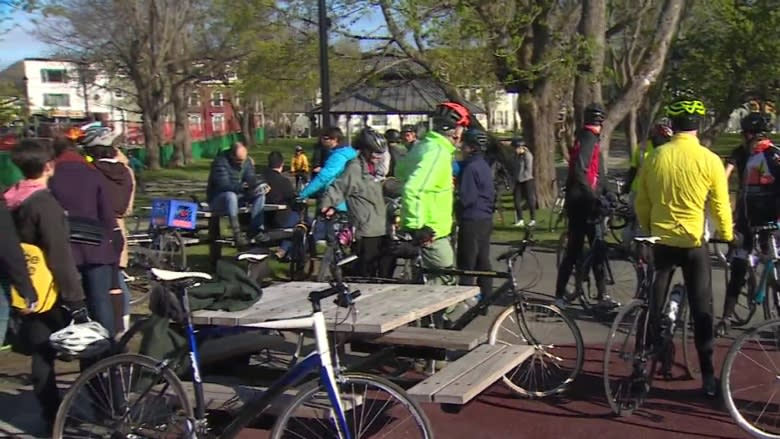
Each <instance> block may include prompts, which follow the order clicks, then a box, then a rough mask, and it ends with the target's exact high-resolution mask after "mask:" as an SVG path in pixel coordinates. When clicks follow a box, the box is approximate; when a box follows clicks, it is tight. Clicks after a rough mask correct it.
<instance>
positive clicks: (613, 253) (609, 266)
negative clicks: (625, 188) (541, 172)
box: [556, 206, 639, 312]
mask: <svg viewBox="0 0 780 439" xmlns="http://www.w3.org/2000/svg"><path fill="white" fill-rule="evenodd" d="M611 209H612V211H613V212H614V209H615V207H614V206H612V207H611ZM612 215H614V214H613V213H610V214H608V215H605V216H604V217H602V218H600V219H598V220H596V222H595V226H596V234H595V236H594V239H593V242H592V243H591V244H590V248H589V249H588V250H587V251H586V252H585V254H584V255H583V256H582V257H581V259H580V261H578V262H577V264H576V267H575V270H574V276H573V277H574V284H573V288H572V289H571V290H570V292H569V293H568V294H567V295H566V297H565V299H566V301H568V302H573V301H574V300H575V299H578V300H579V302H580V304H581V305H582V307H583V309H585V310H586V311H590V312H594V311H597V309H598V304H599V302H598V299H599V293H598V289H597V287H596V279H595V272H594V266H595V264H603V266H604V283H605V284H606V287H607V288H608V289H609V291H607V293H608V294H609V296H610V297H612V298H613V299H614V300H616V301H617V303H618V305H619V304H621V303H626V302H627V301H628V300H630V299H632V298H633V297H634V296H635V295H636V292H637V291H638V283H639V282H638V279H639V274H638V272H637V270H636V267H634V266H633V265H634V261H633V258H632V257H631V255H630V252H629V250H628V249H626V247H624V246H623V245H621V244H614V243H611V242H607V240H606V229H607V228H608V224H609V219H608V218H609V217H610V216H612ZM566 245H568V232H565V233H564V234H563V235H561V239H560V240H559V247H558V251H557V252H556V260H557V264H558V267H560V266H561V262H562V260H563V253H564V252H565V249H566ZM625 264H628V265H629V266H631V268H628V267H626V266H625ZM620 265H622V267H619V266H620ZM619 268H620V269H619ZM616 273H617V274H616ZM626 273H628V274H626ZM634 282H637V283H636V284H634Z"/></svg>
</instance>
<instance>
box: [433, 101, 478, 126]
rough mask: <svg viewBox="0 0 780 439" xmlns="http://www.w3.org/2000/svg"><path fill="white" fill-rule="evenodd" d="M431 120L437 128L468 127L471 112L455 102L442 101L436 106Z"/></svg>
mask: <svg viewBox="0 0 780 439" xmlns="http://www.w3.org/2000/svg"><path fill="white" fill-rule="evenodd" d="M433 122H434V125H436V127H437V128H439V129H445V130H449V129H454V128H455V127H459V126H461V127H468V126H469V123H470V122H471V113H469V110H467V109H466V107H464V106H463V105H461V104H458V103H457V102H442V103H441V104H439V105H437V106H436V110H434V112H433Z"/></svg>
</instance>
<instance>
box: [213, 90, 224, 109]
mask: <svg viewBox="0 0 780 439" xmlns="http://www.w3.org/2000/svg"><path fill="white" fill-rule="evenodd" d="M223 99H224V96H222V92H221V91H215V92H214V93H212V94H211V106H213V107H221V106H222V100H223Z"/></svg>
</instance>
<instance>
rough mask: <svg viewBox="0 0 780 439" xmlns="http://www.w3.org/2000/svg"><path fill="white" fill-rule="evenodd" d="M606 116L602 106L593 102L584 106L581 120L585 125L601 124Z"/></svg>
mask: <svg viewBox="0 0 780 439" xmlns="http://www.w3.org/2000/svg"><path fill="white" fill-rule="evenodd" d="M606 118H607V112H606V111H604V107H602V106H601V104H597V103H595V102H594V103H592V104H588V106H587V107H585V111H584V114H583V122H584V123H585V124H586V125H601V124H602V123H604V119H606Z"/></svg>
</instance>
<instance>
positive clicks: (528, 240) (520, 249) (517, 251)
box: [496, 227, 534, 262]
mask: <svg viewBox="0 0 780 439" xmlns="http://www.w3.org/2000/svg"><path fill="white" fill-rule="evenodd" d="M533 242H534V238H533V227H527V228H526V229H525V235H524V236H523V240H522V241H520V245H518V246H515V247H512V248H510V249H509V250H507V251H505V252H504V253H502V254H500V255H499V256H498V257H497V258H496V260H497V261H499V262H503V261H508V260H510V259H516V258H517V257H518V256H520V255H522V254H523V253H524V252H525V249H526V248H527V247H528V245H529V244H532V243H533Z"/></svg>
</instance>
